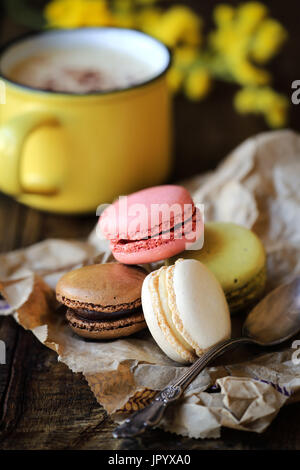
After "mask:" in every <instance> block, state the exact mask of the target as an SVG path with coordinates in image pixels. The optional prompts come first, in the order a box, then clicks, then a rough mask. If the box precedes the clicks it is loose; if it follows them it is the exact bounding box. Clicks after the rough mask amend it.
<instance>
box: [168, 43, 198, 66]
mask: <svg viewBox="0 0 300 470" xmlns="http://www.w3.org/2000/svg"><path fill="white" fill-rule="evenodd" d="M198 53H199V51H198V49H197V48H196V47H191V46H178V47H176V48H175V49H174V51H173V55H174V63H175V64H176V65H178V66H179V67H188V66H189V65H191V64H193V62H194V61H195V59H196V58H197V55H198Z"/></svg>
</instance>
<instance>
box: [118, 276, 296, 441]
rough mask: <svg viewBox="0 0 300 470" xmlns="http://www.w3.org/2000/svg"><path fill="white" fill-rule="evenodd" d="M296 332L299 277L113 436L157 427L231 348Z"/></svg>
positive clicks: (271, 343)
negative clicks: (170, 407) (236, 334)
mask: <svg viewBox="0 0 300 470" xmlns="http://www.w3.org/2000/svg"><path fill="white" fill-rule="evenodd" d="M299 331H300V277H297V278H295V279H294V280H293V281H291V282H290V283H289V284H285V285H282V286H280V287H278V288H277V289H275V290H273V291H272V292H271V293H270V294H269V295H267V296H266V297H265V298H264V299H263V300H261V301H260V302H259V303H258V304H257V305H256V307H254V309H253V310H252V311H251V312H250V313H249V315H248V316H247V318H246V321H245V323H244V325H243V330H242V335H243V336H242V337H241V338H234V339H228V340H225V341H222V342H220V343H218V344H216V345H215V346H212V347H211V348H210V349H209V350H208V351H207V352H206V353H205V354H203V356H201V357H200V358H199V359H197V361H196V362H194V364H193V365H191V366H190V367H189V368H188V370H187V371H186V372H185V373H184V374H183V375H182V376H181V377H180V378H179V379H177V380H175V381H174V382H172V383H170V384H169V385H168V386H167V387H166V388H165V389H164V390H162V391H161V392H158V394H157V395H156V397H155V398H154V400H153V401H152V402H151V403H150V404H149V405H148V406H147V407H145V408H144V409H142V410H140V411H137V412H135V413H134V414H133V415H132V416H131V417H130V418H128V419H126V420H125V421H124V423H123V424H121V425H120V426H118V427H117V428H116V429H115V430H114V431H113V436H114V437H116V438H120V437H134V436H138V435H140V434H142V433H143V432H144V431H145V430H146V429H147V428H152V427H154V426H157V425H158V423H159V422H160V420H161V418H162V417H163V414H164V412H165V410H166V408H167V406H168V405H170V404H171V403H174V402H175V401H176V400H178V398H179V397H180V396H181V395H182V394H183V392H184V390H185V389H186V388H187V386H188V385H189V384H190V383H191V382H192V381H193V380H194V379H195V378H196V377H197V375H198V374H199V373H200V372H201V371H202V370H203V369H204V368H205V367H206V366H207V365H208V364H209V363H210V362H211V361H212V360H213V359H215V358H216V357H218V356H220V355H221V354H223V353H224V352H225V351H228V350H229V349H231V348H232V347H234V346H236V345H239V344H245V343H253V344H256V345H258V346H274V345H276V344H280V343H283V342H284V341H286V340H287V339H289V338H291V337H292V336H294V335H296V334H297V333H298V332H299Z"/></svg>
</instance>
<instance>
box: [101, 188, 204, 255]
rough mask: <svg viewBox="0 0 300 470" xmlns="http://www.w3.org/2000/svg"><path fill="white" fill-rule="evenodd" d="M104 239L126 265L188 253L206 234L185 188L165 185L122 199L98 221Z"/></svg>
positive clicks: (200, 216) (197, 211) (198, 213)
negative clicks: (183, 252) (185, 251)
mask: <svg viewBox="0 0 300 470" xmlns="http://www.w3.org/2000/svg"><path fill="white" fill-rule="evenodd" d="M99 227H100V232H101V234H102V235H104V236H105V238H107V239H108V240H110V248H111V251H112V253H113V255H114V257H115V259H116V260H117V261H119V262H120V263H124V264H143V263H152V262H155V261H160V260H163V259H166V258H169V257H171V256H174V255H176V254H178V253H180V252H181V251H183V250H185V249H186V248H187V246H188V245H189V244H193V243H195V242H196V241H197V240H198V239H199V238H200V237H201V235H202V234H203V220H202V215H201V212H200V210H199V209H198V208H197V207H196V206H195V205H194V202H193V200H192V198H191V195H190V193H189V192H188V191H187V190H186V189H185V188H183V187H182V186H175V185H164V186H155V187H152V188H148V189H144V190H142V191H138V192H136V193H133V194H130V195H129V196H122V197H120V198H119V199H118V200H117V201H116V202H114V203H113V204H111V205H110V206H109V207H107V208H106V209H105V211H104V212H103V213H102V215H101V217H100V219H99Z"/></svg>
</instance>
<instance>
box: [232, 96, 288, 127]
mask: <svg viewBox="0 0 300 470" xmlns="http://www.w3.org/2000/svg"><path fill="white" fill-rule="evenodd" d="M234 106H235V108H236V110H237V111H238V112H240V113H242V114H245V113H255V114H263V115H264V117H265V119H266V121H267V123H268V125H269V126H270V127H282V126H284V125H285V124H286V121H287V110H288V100H287V98H286V97H285V96H283V95H280V94H279V93H276V92H275V91H274V90H272V89H271V88H269V87H245V88H242V89H241V90H240V91H238V92H237V93H236V95H235V98H234Z"/></svg>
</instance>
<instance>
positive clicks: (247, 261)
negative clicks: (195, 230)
mask: <svg viewBox="0 0 300 470" xmlns="http://www.w3.org/2000/svg"><path fill="white" fill-rule="evenodd" d="M181 257H183V258H187V259H197V260H198V261H201V263H203V264H205V266H207V267H208V268H209V269H210V270H211V271H212V272H213V273H214V274H215V276H216V277H217V279H218V280H219V282H220V283H221V285H222V287H223V289H224V291H225V292H228V291H232V290H233V289H238V288H240V287H242V286H243V285H245V284H246V283H247V282H249V280H250V279H252V278H253V277H255V276H256V275H257V274H258V273H259V272H260V271H261V269H262V268H263V267H264V266H265V263H266V254H265V250H264V247H263V244H262V242H261V241H260V240H259V238H258V237H257V236H256V235H255V233H254V232H252V231H251V230H248V229H247V228H245V227H241V226H239V225H236V224H231V223H226V222H207V223H206V224H205V229H204V245H203V248H202V249H201V250H195V251H193V250H191V251H185V252H184V253H182V255H181ZM173 262H175V260H170V264H172V263H173Z"/></svg>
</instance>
